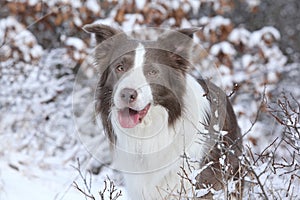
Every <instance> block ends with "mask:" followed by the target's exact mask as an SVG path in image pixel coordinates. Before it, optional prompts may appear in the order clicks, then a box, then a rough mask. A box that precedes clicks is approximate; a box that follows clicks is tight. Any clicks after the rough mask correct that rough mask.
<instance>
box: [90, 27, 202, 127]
mask: <svg viewBox="0 0 300 200" xmlns="http://www.w3.org/2000/svg"><path fill="white" fill-rule="evenodd" d="M84 29H85V30H86V31H88V32H92V33H95V34H96V39H97V42H98V44H99V46H98V47H97V48H96V51H95V57H96V64H97V66H98V68H99V69H100V73H101V78H100V82H99V85H98V91H97V92H98V95H97V97H96V98H97V99H96V101H98V102H99V104H98V111H99V112H100V113H101V116H102V120H103V122H104V123H107V122H109V121H112V123H117V124H118V125H119V126H120V127H121V128H123V129H133V128H135V127H137V126H140V125H141V124H143V122H144V119H145V118H147V117H150V116H151V113H154V112H160V113H159V114H160V115H166V119H168V124H169V125H171V124H172V123H174V122H175V121H176V119H177V118H178V117H180V116H181V113H182V109H183V108H182V97H183V94H184V93H185V74H186V73H187V70H188V67H189V62H188V54H189V50H190V46H189V43H190V42H191V36H192V34H193V32H195V31H196V29H189V30H186V29H185V30H181V32H175V31H172V32H169V33H165V34H163V35H162V36H160V37H159V38H158V39H157V40H155V41H139V40H135V39H131V38H129V37H128V36H127V35H126V34H125V33H123V32H121V31H118V30H116V29H113V28H111V27H108V26H105V25H87V26H85V27H84ZM108 116H111V118H110V119H109V117H108ZM106 129H108V131H111V130H109V129H111V124H109V123H108V124H106Z"/></svg>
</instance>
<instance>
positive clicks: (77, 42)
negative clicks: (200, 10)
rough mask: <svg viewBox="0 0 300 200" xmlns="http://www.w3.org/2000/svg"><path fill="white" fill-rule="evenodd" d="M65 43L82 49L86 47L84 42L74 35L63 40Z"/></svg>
mask: <svg viewBox="0 0 300 200" xmlns="http://www.w3.org/2000/svg"><path fill="white" fill-rule="evenodd" d="M65 44H66V45H67V46H72V47H75V48H76V49H77V50H83V49H84V48H86V45H85V43H84V42H83V41H82V40H81V39H79V38H76V37H68V38H67V39H66V41H65Z"/></svg>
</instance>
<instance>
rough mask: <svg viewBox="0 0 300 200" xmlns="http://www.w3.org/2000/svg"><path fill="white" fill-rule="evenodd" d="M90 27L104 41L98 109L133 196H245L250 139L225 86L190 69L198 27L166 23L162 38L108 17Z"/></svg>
mask: <svg viewBox="0 0 300 200" xmlns="http://www.w3.org/2000/svg"><path fill="white" fill-rule="evenodd" d="M83 29H84V30H85V31H87V32H89V33H94V34H95V37H96V41H97V44H98V46H97V47H96V49H95V53H94V60H95V64H96V66H97V68H98V69H99V71H100V78H99V82H98V86H97V91H96V95H95V98H96V110H97V112H98V113H99V116H100V117H101V121H102V124H103V127H104V130H105V133H106V135H107V137H108V138H109V141H110V143H111V150H112V155H113V164H112V166H113V167H115V168H116V169H118V170H121V171H123V172H124V182H125V187H126V190H127V193H128V195H129V197H130V198H131V199H132V200H141V199H146V200H148V199H196V196H198V197H200V196H201V195H204V196H202V197H203V198H211V197H212V195H213V194H214V193H216V191H223V192H224V193H225V195H226V196H225V197H226V198H227V197H229V196H234V197H235V198H240V197H241V193H242V190H241V188H242V187H241V185H242V181H241V174H240V173H241V172H240V167H239V159H238V157H239V156H240V155H241V151H242V150H241V149H242V142H241V134H240V130H239V127H238V125H237V121H236V118H235V114H234V111H233V109H232V106H231V104H230V103H229V100H228V99H227V96H226V95H225V94H224V92H222V91H221V89H220V88H218V87H217V86H215V85H214V84H212V83H211V82H209V81H208V80H204V79H203V78H201V77H200V76H199V77H195V76H193V75H192V73H190V72H191V70H192V66H193V64H192V62H191V61H190V60H191V59H190V57H191V53H192V49H193V48H192V46H193V42H192V41H193V40H192V37H193V33H195V32H196V31H198V29H197V28H192V29H180V30H178V31H165V32H164V33H160V35H159V36H158V38H157V39H155V40H144V39H143V40H142V39H136V38H132V37H130V36H128V35H127V34H125V33H124V32H122V31H120V30H117V29H115V28H112V27H110V26H106V25H101V24H89V25H85V26H84V28H83ZM230 181H233V182H234V187H236V188H235V189H234V190H232V188H231V189H228V184H229V182H230ZM230 185H231V186H232V184H230ZM199 191H202V193H204V194H200V192H199ZM203 191H204V192H203ZM233 191H234V192H233ZM197 193H198V194H197Z"/></svg>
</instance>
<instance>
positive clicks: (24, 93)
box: [0, 0, 299, 198]
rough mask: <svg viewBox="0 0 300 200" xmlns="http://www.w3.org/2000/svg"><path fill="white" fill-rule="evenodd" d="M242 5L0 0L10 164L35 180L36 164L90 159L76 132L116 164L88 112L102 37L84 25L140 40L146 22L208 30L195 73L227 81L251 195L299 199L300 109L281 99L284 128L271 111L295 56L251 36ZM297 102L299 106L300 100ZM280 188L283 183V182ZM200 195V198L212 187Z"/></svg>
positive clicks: (1, 116)
mask: <svg viewBox="0 0 300 200" xmlns="http://www.w3.org/2000/svg"><path fill="white" fill-rule="evenodd" d="M237 3H241V2H240V1H233V0H216V1H207V0H200V1H194V0H192V1H173V0H157V1H146V0H143V1H139V0H127V1H112V0H110V1H97V0H82V1H71V0H64V1H60V0H58V1H57V0H51V1H37V0H17V1H3V2H1V3H0V6H1V7H0V17H1V19H0V133H1V141H2V142H0V144H1V145H0V155H1V156H3V157H4V158H5V162H7V163H8V164H9V165H10V167H11V168H14V169H17V170H19V171H22V172H24V173H25V174H27V173H29V174H30V172H29V171H30V167H32V166H33V165H34V166H37V167H40V168H41V169H50V170H53V169H55V168H56V167H57V166H58V165H59V166H62V165H64V164H65V163H68V164H70V162H71V163H74V161H75V160H76V157H85V158H86V157H88V156H89V155H88V153H86V152H84V151H82V145H81V144H80V143H79V142H78V139H77V137H76V134H75V132H77V131H78V132H80V134H81V136H82V135H84V136H82V137H81V139H82V140H85V142H84V144H85V145H86V144H88V143H89V142H90V141H91V140H92V141H94V143H93V144H92V145H93V146H94V147H96V150H97V151H98V153H99V154H102V155H101V156H96V157H97V158H99V157H101V158H102V159H103V160H102V164H103V163H107V162H109V158H108V157H109V154H107V147H106V146H105V145H104V142H102V143H101V145H99V144H100V142H101V141H102V140H103V138H98V139H97V140H96V139H95V135H96V136H97V135H98V137H102V136H100V134H98V131H99V128H101V127H97V123H96V122H95V117H94V116H91V115H93V114H94V113H93V108H92V105H89V109H90V108H91V111H90V110H89V109H87V104H88V103H91V102H92V99H90V97H93V92H94V89H95V88H94V87H95V85H92V84H94V83H95V81H94V80H95V79H97V75H98V74H97V69H94V68H93V67H92V61H90V60H89V59H90V58H89V57H88V56H87V55H88V54H89V53H90V52H91V47H92V46H93V45H94V40H93V38H90V36H89V34H86V33H85V32H84V31H82V29H81V27H82V26H83V25H84V24H88V23H92V22H94V21H97V23H103V24H108V25H112V26H116V27H120V28H121V29H122V30H124V31H132V30H135V31H136V33H137V34H139V32H138V31H139V29H140V28H142V27H147V26H152V27H162V28H188V27H193V26H200V27H202V30H201V31H199V32H198V33H196V34H195V42H196V43H198V44H199V45H200V46H201V51H200V53H199V54H197V55H193V61H194V62H195V63H197V64H199V65H196V66H195V67H196V68H197V67H199V69H201V70H204V71H205V70H207V71H210V70H212V71H213V73H207V75H206V72H204V71H201V70H200V72H201V73H203V74H201V75H204V76H206V77H207V78H210V79H212V80H213V81H220V80H221V81H220V82H218V85H220V86H221V87H222V88H223V89H224V90H225V91H226V93H227V94H228V96H230V99H231V101H232V102H233V104H234V109H235V112H236V114H237V116H238V120H239V125H240V126H241V129H242V132H243V133H244V138H243V139H244V144H245V146H246V149H247V147H249V148H248V149H247V150H246V153H245V156H244V157H243V159H241V163H242V164H243V165H244V166H245V167H246V168H247V170H248V172H249V173H248V174H247V176H246V181H247V183H250V184H248V185H247V186H249V187H248V189H249V196H248V197H249V198H259V197H261V196H266V195H268V196H269V195H271V196H272V195H273V196H272V197H274V198H280V197H283V196H287V198H289V197H292V196H293V195H294V194H295V195H297V194H299V192H298V193H297V191H296V189H294V185H293V184H296V183H298V182H296V181H298V180H299V123H298V122H299V109H298V110H297V109H294V107H292V108H293V109H294V110H291V109H290V107H289V105H290V104H289V103H288V102H290V101H288V100H289V99H290V97H289V98H288V99H287V98H285V97H286V96H284V97H281V100H280V102H281V103H279V102H278V106H279V111H282V112H279V113H278V112H276V113H274V112H273V111H275V109H273V110H271V111H272V115H273V117H275V120H276V121H277V122H278V123H279V124H281V125H283V127H284V129H281V128H278V127H281V126H279V125H278V123H275V122H274V121H272V120H271V119H273V118H271V117H270V115H266V113H269V112H270V109H268V106H267V104H268V103H269V102H271V101H276V98H277V96H276V95H278V92H276V88H277V87H278V84H279V83H281V82H280V81H281V80H282V79H283V78H284V76H286V74H284V73H285V72H286V71H287V70H286V69H289V68H288V67H287V60H288V59H287V57H286V56H285V55H284V54H283V52H282V51H281V49H280V48H279V46H278V41H280V39H281V35H280V32H279V31H278V30H277V29H276V28H274V27H271V26H266V27H260V28H259V29H257V30H255V31H253V30H250V29H247V28H245V27H246V26H245V25H243V24H234V21H236V20H234V19H233V18H232V17H234V16H232V15H231V14H230V13H232V12H233V10H234V9H235V6H236V4H237ZM243 3H246V4H247V6H248V7H247V8H245V11H246V12H249V13H251V12H256V11H257V9H258V7H259V5H260V1H259V0H246V1H243ZM239 17H242V16H239ZM142 34H143V33H142ZM149 34H150V35H151V33H149ZM78 68H80V70H81V72H83V73H82V74H81V75H82V76H80V77H79V75H77V77H76V72H77V70H78ZM215 75H216V77H217V78H216V79H217V80H215V79H214V78H215ZM296 77H298V76H296ZM76 78H77V79H76ZM75 79H76V80H77V82H76V85H75V87H74V88H75V89H74V90H73V84H74V82H75ZM96 81H97V80H96ZM76 86H79V87H78V88H76ZM74 96H75V98H74ZM297 98H298V97H295V101H293V102H294V103H295V104H296V102H299V99H297ZM72 101H73V102H72ZM282 102H283V103H282ZM72 104H73V106H74V109H73V110H72ZM277 108H278V107H277ZM277 108H276V109H277ZM276 111H278V109H277V110H276ZM297 114H298V115H297ZM73 117H74V118H75V121H73V120H72V118H73ZM270 123H271V125H270ZM266 127H267V128H266ZM75 129H77V131H76V130H75ZM91 137H92V139H91ZM276 137H277V138H278V139H277V140H275V138H276ZM99 141H100V142H99ZM274 141H275V142H274ZM95 142H96V143H95ZM88 150H90V149H89V148H88ZM281 150H282V151H281ZM99 151H100V152H99ZM282 152H285V153H287V152H292V154H281V153H282ZM92 153H94V152H92ZM283 156H285V159H282V157H283ZM95 165H96V166H95ZM93 166H95V167H97V164H95V163H93ZM0 174H1V170H0ZM294 180H295V181H294ZM1 182H2V180H1V179H0V183H1ZM4 182H5V180H4ZM282 182H283V183H285V184H284V185H283V184H279V183H282ZM70 184H72V183H70ZM264 184H265V185H264ZM2 187H5V184H2V183H1V184H0V190H1V189H2ZM79 187H80V186H79ZM197 192H199V194H198V195H200V194H202V193H203V192H205V191H197ZM216 193H217V191H216ZM0 197H1V196H0ZM248 197H245V198H248Z"/></svg>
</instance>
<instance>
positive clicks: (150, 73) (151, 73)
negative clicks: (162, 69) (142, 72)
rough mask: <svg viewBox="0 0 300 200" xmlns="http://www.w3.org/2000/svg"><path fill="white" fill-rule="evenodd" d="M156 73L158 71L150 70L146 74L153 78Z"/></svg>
mask: <svg viewBox="0 0 300 200" xmlns="http://www.w3.org/2000/svg"><path fill="white" fill-rule="evenodd" d="M157 73H158V70H156V69H152V70H150V71H149V72H148V75H150V76H153V75H156V74H157Z"/></svg>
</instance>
